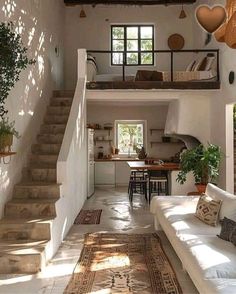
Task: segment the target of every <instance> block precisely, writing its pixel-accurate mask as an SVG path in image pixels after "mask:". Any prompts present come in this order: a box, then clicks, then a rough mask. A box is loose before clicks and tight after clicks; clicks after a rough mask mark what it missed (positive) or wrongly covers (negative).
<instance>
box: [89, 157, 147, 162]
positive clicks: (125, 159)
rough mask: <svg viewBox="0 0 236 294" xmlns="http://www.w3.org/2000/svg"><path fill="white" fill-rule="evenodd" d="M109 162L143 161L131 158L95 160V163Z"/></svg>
mask: <svg viewBox="0 0 236 294" xmlns="http://www.w3.org/2000/svg"><path fill="white" fill-rule="evenodd" d="M103 161H104V162H110V161H143V159H138V158H132V157H129V158H128V157H124V158H122V157H120V158H119V157H113V158H102V159H98V158H96V159H95V162H103Z"/></svg>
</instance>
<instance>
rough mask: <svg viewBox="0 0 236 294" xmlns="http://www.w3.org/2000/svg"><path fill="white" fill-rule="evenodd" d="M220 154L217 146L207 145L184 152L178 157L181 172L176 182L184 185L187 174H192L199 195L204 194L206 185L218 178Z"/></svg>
mask: <svg viewBox="0 0 236 294" xmlns="http://www.w3.org/2000/svg"><path fill="white" fill-rule="evenodd" d="M221 157H222V152H221V149H220V147H219V146H217V145H214V144H208V146H204V145H202V144H200V145H199V146H197V147H195V148H193V149H191V150H186V151H184V152H183V153H182V154H181V156H180V168H181V171H180V172H179V174H178V176H177V179H176V180H177V182H179V183H180V184H184V183H185V182H186V179H187V178H186V177H187V174H188V173H189V172H193V176H194V179H195V185H196V187H197V189H198V191H199V193H204V192H205V190H206V185H207V183H215V181H216V179H217V177H218V176H219V166H220V160H221Z"/></svg>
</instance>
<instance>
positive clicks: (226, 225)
mask: <svg viewBox="0 0 236 294" xmlns="http://www.w3.org/2000/svg"><path fill="white" fill-rule="evenodd" d="M220 224H221V231H220V234H219V235H217V237H219V238H221V239H223V240H225V241H230V235H231V233H232V231H233V230H234V229H235V228H236V222H235V221H233V220H231V219H229V218H227V217H224V218H223V220H221V221H220Z"/></svg>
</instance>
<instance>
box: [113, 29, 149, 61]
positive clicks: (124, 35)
mask: <svg viewBox="0 0 236 294" xmlns="http://www.w3.org/2000/svg"><path fill="white" fill-rule="evenodd" d="M111 50H112V51H115V52H113V53H112V54H111V64H112V65H122V64H123V63H124V64H125V65H154V52H153V51H154V26H153V25H112V26H111ZM123 59H124V60H123Z"/></svg>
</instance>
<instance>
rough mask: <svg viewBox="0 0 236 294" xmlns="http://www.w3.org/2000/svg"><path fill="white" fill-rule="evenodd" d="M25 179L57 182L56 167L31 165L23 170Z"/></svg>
mask: <svg viewBox="0 0 236 294" xmlns="http://www.w3.org/2000/svg"><path fill="white" fill-rule="evenodd" d="M23 179H24V180H28V181H31V182H48V183H51V182H54V183H56V182H57V170H56V168H37V167H29V168H24V170H23Z"/></svg>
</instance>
